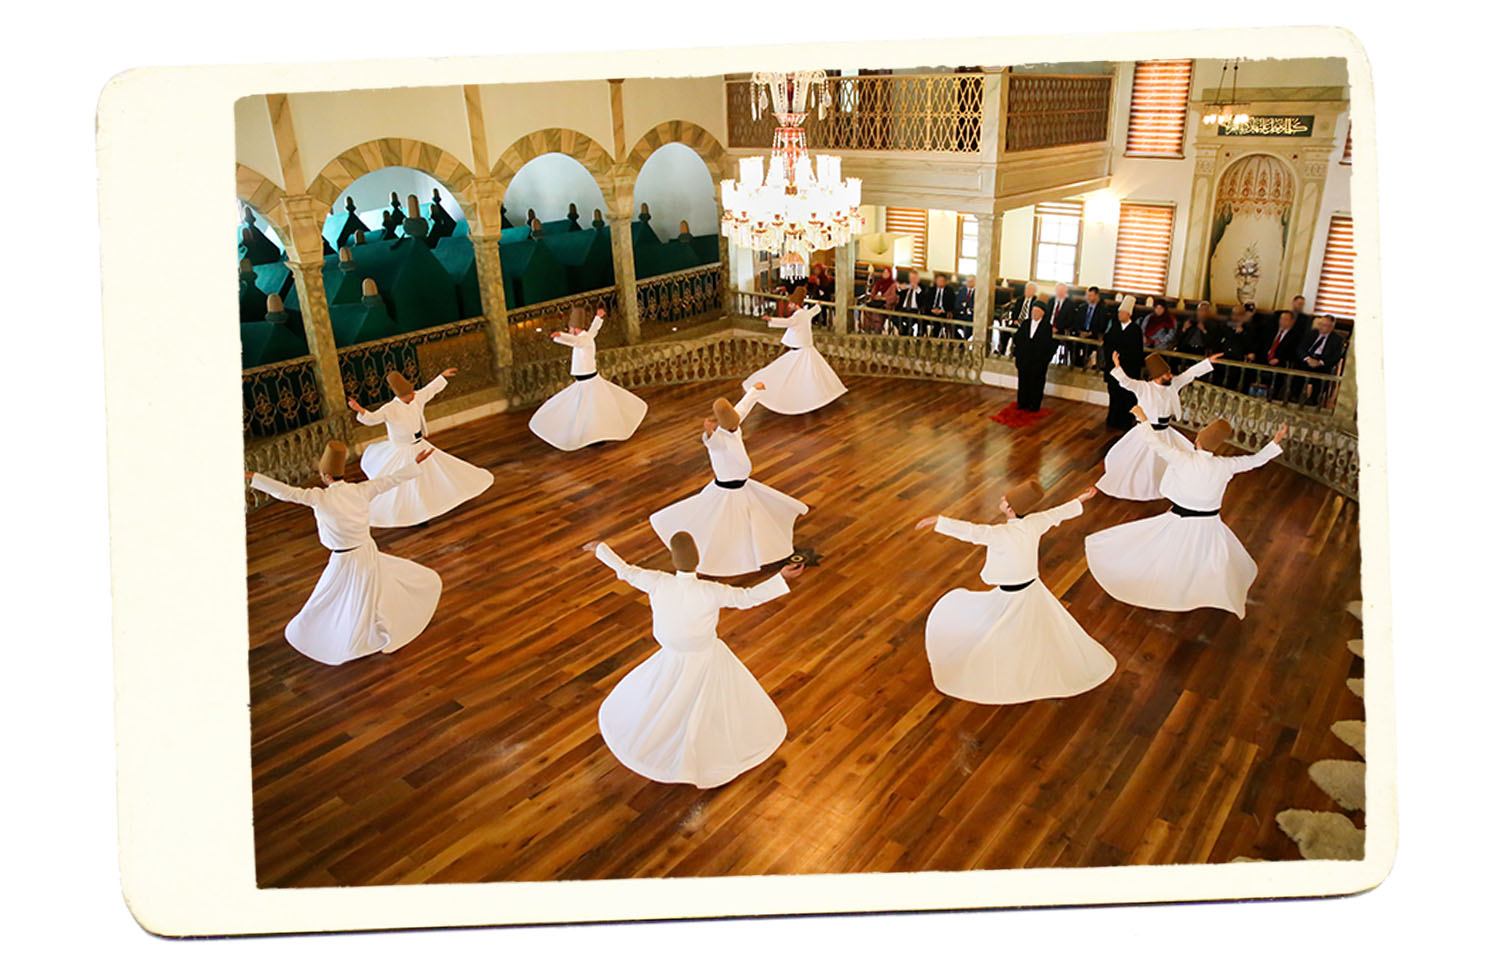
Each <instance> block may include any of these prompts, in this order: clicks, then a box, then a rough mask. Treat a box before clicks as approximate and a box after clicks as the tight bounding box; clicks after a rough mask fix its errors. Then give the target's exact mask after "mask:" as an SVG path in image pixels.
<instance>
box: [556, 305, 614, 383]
mask: <svg viewBox="0 0 1500 971" xmlns="http://www.w3.org/2000/svg"><path fill="white" fill-rule="evenodd" d="M603 326H604V318H603V317H595V318H594V322H593V323H592V324H589V329H588V330H585V331H580V332H579V333H577V334H569V333H567V332H566V331H565V332H563V333H561V334H558V335H557V336H556V337H554V338H552V339H553V340H554V341H556V342H557V343H559V344H566V345H568V346H569V347H571V348H573V361H572V364H571V365H570V366H569V367H568V373H569V374H593V373H595V372H597V371H598V370H599V367H598V365H597V363H596V362H595V360H594V341H595V339H597V338H598V336H599V328H601V327H603Z"/></svg>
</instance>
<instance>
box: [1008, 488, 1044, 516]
mask: <svg viewBox="0 0 1500 971" xmlns="http://www.w3.org/2000/svg"><path fill="white" fill-rule="evenodd" d="M1044 495H1046V493H1045V492H1043V491H1042V484H1041V483H1040V482H1038V481H1037V480H1035V479H1027V480H1026V481H1025V482H1022V483H1021V484H1020V485H1018V486H1012V487H1011V488H1009V489H1007V490H1005V501H1006V502H1008V503H1010V508H1011V509H1012V510H1013V511H1014V512H1015V514H1016V515H1017V516H1024V515H1026V514H1027V513H1029V512H1031V511H1032V510H1033V509H1035V508H1036V507H1037V506H1039V505H1041V504H1042V496H1044Z"/></svg>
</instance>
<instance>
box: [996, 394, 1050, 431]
mask: <svg viewBox="0 0 1500 971" xmlns="http://www.w3.org/2000/svg"><path fill="white" fill-rule="evenodd" d="M1050 414H1052V409H1051V408H1043V409H1042V410H1041V411H1022V410H1021V409H1020V408H1017V407H1016V403H1015V402H1014V401H1012V402H1011V403H1010V404H1008V405H1006V406H1005V409H1004V410H1003V411H1001V412H1000V413H999V414H998V415H991V416H990V421H998V422H999V423H1000V424H1002V425H1005V426H1007V427H1009V428H1026V427H1027V426H1029V425H1035V424H1036V423H1037V422H1039V421H1041V420H1042V419H1043V418H1046V417H1047V416H1048V415H1050Z"/></svg>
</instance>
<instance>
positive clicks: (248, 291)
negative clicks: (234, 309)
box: [240, 273, 266, 323]
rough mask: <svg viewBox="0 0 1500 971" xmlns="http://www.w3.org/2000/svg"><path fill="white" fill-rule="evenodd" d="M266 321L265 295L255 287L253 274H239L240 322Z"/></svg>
mask: <svg viewBox="0 0 1500 971" xmlns="http://www.w3.org/2000/svg"><path fill="white" fill-rule="evenodd" d="M265 319H266V295H265V292H264V291H262V290H261V289H260V288H259V287H257V286H256V285H255V274H254V273H249V274H246V273H241V274H240V322H241V323H244V322H246V321H250V320H265Z"/></svg>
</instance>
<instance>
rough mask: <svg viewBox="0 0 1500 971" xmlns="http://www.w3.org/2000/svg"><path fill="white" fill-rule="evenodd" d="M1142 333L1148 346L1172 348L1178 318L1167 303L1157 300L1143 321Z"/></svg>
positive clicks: (1158, 348)
mask: <svg viewBox="0 0 1500 971" xmlns="http://www.w3.org/2000/svg"><path fill="white" fill-rule="evenodd" d="M1141 333H1142V334H1144V335H1145V338H1146V346H1147V347H1151V348H1155V349H1157V350H1170V349H1171V347H1172V339H1173V338H1174V337H1176V336H1177V318H1176V317H1173V316H1172V311H1170V310H1168V309H1167V305H1166V304H1165V303H1162V302H1161V301H1155V302H1153V303H1152V304H1151V310H1150V311H1148V312H1147V314H1146V319H1145V320H1143V321H1141Z"/></svg>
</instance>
